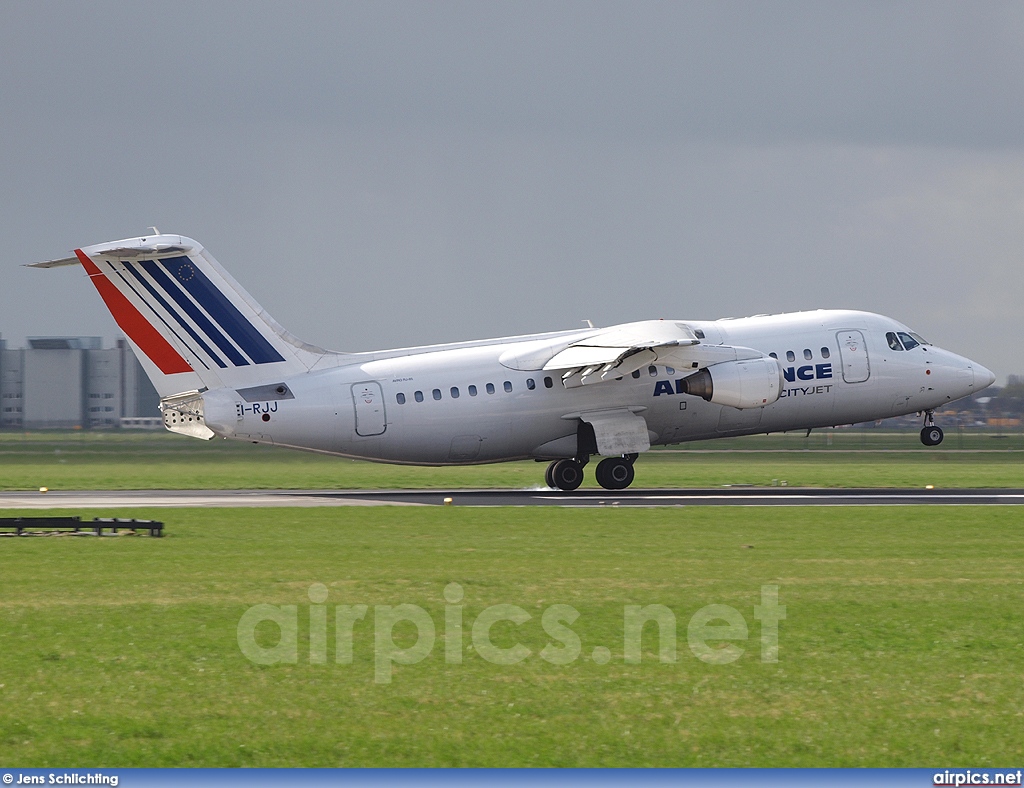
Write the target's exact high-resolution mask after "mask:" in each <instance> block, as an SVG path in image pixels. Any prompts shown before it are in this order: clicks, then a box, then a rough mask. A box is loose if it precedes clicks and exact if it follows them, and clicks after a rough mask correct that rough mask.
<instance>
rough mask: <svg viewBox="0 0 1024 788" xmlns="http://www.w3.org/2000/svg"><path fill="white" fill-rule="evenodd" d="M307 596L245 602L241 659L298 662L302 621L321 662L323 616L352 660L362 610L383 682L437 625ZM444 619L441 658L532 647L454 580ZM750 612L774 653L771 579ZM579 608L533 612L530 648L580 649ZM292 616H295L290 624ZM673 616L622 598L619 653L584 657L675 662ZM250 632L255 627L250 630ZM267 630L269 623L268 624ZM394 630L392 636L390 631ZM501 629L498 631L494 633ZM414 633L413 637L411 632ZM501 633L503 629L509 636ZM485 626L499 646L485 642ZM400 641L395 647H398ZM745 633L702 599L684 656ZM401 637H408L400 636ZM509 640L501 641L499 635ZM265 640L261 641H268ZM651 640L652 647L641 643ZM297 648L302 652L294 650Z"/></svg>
mask: <svg viewBox="0 0 1024 788" xmlns="http://www.w3.org/2000/svg"><path fill="white" fill-rule="evenodd" d="M308 596H309V601H310V603H311V604H309V605H308V606H305V605H303V606H302V607H304V608H305V607H308V610H304V611H303V613H302V615H300V606H299V605H270V604H261V605H253V606H252V607H250V608H249V609H248V610H246V611H245V613H243V614H242V617H241V619H239V621H238V627H237V637H238V647H239V649H241V651H242V654H243V655H245V657H246V658H247V659H249V660H250V661H251V662H254V663H256V664H259V665H277V664H296V663H298V661H299V633H300V627H303V628H304V627H305V626H307V625H308V635H309V654H308V659H309V663H310V664H311V665H326V664H327V662H328V619H329V618H330V619H332V620H333V632H334V654H333V659H334V662H335V664H338V665H351V664H353V661H354V656H353V655H354V648H355V644H356V637H357V629H358V630H360V631H361V632H365V635H363V637H367V638H368V637H370V634H369V631H368V630H369V623H370V622H369V619H368V616H369V617H372V623H373V627H372V629H373V634H372V637H373V668H374V670H373V680H374V682H376V683H377V684H389V683H390V682H391V678H392V674H393V669H394V666H395V665H415V664H416V663H419V662H422V661H423V660H425V659H427V658H428V657H430V655H431V654H432V653H433V651H434V647H435V645H436V644H437V641H438V639H439V635H438V632H439V628H438V625H437V623H435V621H434V619H433V618H432V617H431V615H430V613H428V612H427V611H426V610H425V609H424V608H422V607H420V606H419V605H413V604H400V605H374V606H373V607H372V613H371V607H370V606H369V605H359V604H355V605H353V604H339V605H334V606H333V616H329V615H328V614H329V612H330V610H329V608H330V606H329V605H327V604H326V602H327V599H328V596H329V591H328V589H327V586H325V585H323V584H322V583H314V584H312V585H311V586H310V587H309V590H308ZM443 597H444V601H445V605H444V611H443V618H444V621H443V622H442V623H441V625H440V639H441V640H442V641H443V645H442V647H441V648H442V649H443V651H444V660H445V662H446V663H447V664H449V665H461V664H462V663H463V659H464V657H465V656H466V653H467V651H468V650H470V649H471V650H472V651H473V652H474V653H475V655H476V656H477V657H478V658H480V659H483V660H485V661H486V662H489V663H491V664H494V665H515V664H518V663H520V662H522V661H524V660H526V659H530V658H531V657H533V656H534V654H535V652H534V650H533V649H531V648H529V647H527V646H525V645H524V644H523V643H522V642H520V641H519V640H517V639H516V638H515V632H516V629H517V628H519V627H522V626H524V625H526V624H527V623H528V622H530V621H531V620H533V619H534V615H533V614H531V613H530V612H529V611H527V610H526V609H524V608H523V607H521V606H519V605H513V604H498V605H491V606H489V607H486V608H484V609H483V610H481V611H480V612H479V613H478V614H477V615H476V616H475V617H474V618H473V620H472V621H469V620H466V619H467V616H466V615H465V612H464V605H463V604H462V603H463V601H464V597H465V593H464V591H463V588H462V586H461V585H459V584H458V583H449V584H448V585H447V586H445V589H444V593H443ZM752 614H753V619H754V621H756V622H758V629H759V633H758V636H759V637H758V639H759V641H760V642H759V648H760V659H761V662H765V663H775V662H778V661H779V622H780V621H783V620H785V618H786V607H785V605H780V604H779V587H778V586H777V585H762V586H761V603H760V604H759V605H754V606H753V611H752ZM579 619H580V612H579V611H578V610H577V609H576V608H575V607H573V606H572V605H559V604H554V605H549V606H548V607H546V608H545V609H544V610H543V612H542V613H541V614H540V624H541V627H542V628H543V630H544V633H545V634H546V635H547V637H548V638H549V640H548V642H547V643H545V645H544V646H543V648H541V649H539V651H537V652H536V654H537V656H539V657H540V658H541V659H543V660H544V661H546V662H548V663H550V664H552V665H568V664H570V663H572V662H575V661H576V660H578V659H580V658H581V656H583V642H582V640H581V638H580V634H579V632H577V629H576V628H574V625H576V627H577V628H578V627H580V626H581V622H579ZM300 622H301V623H300ZM677 624H678V622H677V618H676V614H675V612H674V611H673V610H672V609H671V608H669V607H667V606H666V605H659V604H651V605H624V606H623V609H622V627H623V628H622V633H623V634H622V641H621V644H622V652H621V654H619V655H613V652H612V649H611V648H609V647H608V646H604V645H598V646H593V647H592V648H591V649H590V651H589V655H588V657H586V658H589V659H590V660H591V661H592V662H594V663H596V664H598V665H606V664H608V663H610V662H612V661H613V660H615V661H621V662H622V663H624V664H626V665H638V664H640V663H641V661H642V659H643V655H644V653H645V652H644V645H645V644H646V645H647V646H648V649H649V651H648V653H654V652H656V653H657V655H658V660H659V661H660V662H663V663H675V662H678V661H679V649H678V648H677V628H678V627H677ZM258 629H259V631H260V634H259V635H258V633H257V630H258ZM466 629H469V631H470V644H471V645H470V646H468V647H467V646H466V643H465V640H466V638H465V630H466ZM275 630H276V631H275ZM396 630H399V631H400V633H402V634H401V635H400V636H398V634H397V633H396ZM499 630H500V632H501V635H500V637H498V631H499ZM413 633H414V636H413ZM510 633H511V634H512V637H511V638H510ZM492 634H493V635H494V637H496V638H497V639H498V640H499V641H500V642H501V643H502V644H503V645H498V644H496V643H495V642H494V638H492ZM396 637H397V640H400V641H401V643H402V644H403V645H400V644H399V642H396ZM750 639H751V633H750V627H749V626H748V623H747V618H746V617H745V616H744V615H743V614H742V613H741V612H740V611H739V610H737V609H736V608H735V607H732V606H731V605H722V604H712V605H705V606H704V607H702V608H700V609H699V610H697V611H696V612H695V613H693V614H692V615H691V616H690V618H689V621H688V622H687V624H686V644H687V646H688V647H689V650H690V652H691V653H692V654H693V656H694V657H696V658H697V659H699V660H701V661H702V662H706V663H708V664H712V665H727V664H729V663H732V662H735V661H736V660H738V659H739V658H740V657H741V656H743V654H744V653H745V652H746V651H747V648H746V647H744V646H742V645H739V644H741V643H743V644H747V645H748V646H749V641H750ZM410 640H411V642H410ZM510 640H512V641H514V642H512V643H511V645H509V641H510ZM268 641H269V643H268ZM652 642H656V644H657V645H656V648H655V649H651V644H652ZM304 656H305V655H304Z"/></svg>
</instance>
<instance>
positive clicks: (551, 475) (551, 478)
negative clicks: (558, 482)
mask: <svg viewBox="0 0 1024 788" xmlns="http://www.w3.org/2000/svg"><path fill="white" fill-rule="evenodd" d="M557 464H558V460H555V461H554V462H551V463H548V467H547V468H545V469H544V484H546V485H547V486H548V487H550V488H551V489H554V488H555V466H556V465H557Z"/></svg>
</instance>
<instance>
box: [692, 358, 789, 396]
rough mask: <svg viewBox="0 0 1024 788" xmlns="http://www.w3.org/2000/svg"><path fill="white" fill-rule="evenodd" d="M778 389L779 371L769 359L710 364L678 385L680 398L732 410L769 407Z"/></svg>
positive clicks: (775, 364) (776, 365)
mask: <svg viewBox="0 0 1024 788" xmlns="http://www.w3.org/2000/svg"><path fill="white" fill-rule="evenodd" d="M781 388H782V369H781V368H780V367H779V362H778V361H776V360H775V359H774V358H771V357H770V356H764V357H762V358H753V359H748V360H745V361H726V362H723V363H721V364H713V365H711V366H710V367H705V368H704V369H702V370H701V371H700V372H697V373H695V374H693V375H690V377H688V378H684V379H683V383H682V393H683V394H691V395H693V396H694V397H700V398H701V399H703V400H706V401H708V402H713V403H715V404H716V405H731V406H732V407H734V408H763V407H764V406H765V405H771V404H772V403H773V402H775V400H777V399H778V398H779V391H780V389H781Z"/></svg>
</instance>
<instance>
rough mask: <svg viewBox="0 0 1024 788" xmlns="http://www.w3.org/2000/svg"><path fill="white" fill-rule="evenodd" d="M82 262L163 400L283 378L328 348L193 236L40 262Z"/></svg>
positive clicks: (99, 247)
mask: <svg viewBox="0 0 1024 788" xmlns="http://www.w3.org/2000/svg"><path fill="white" fill-rule="evenodd" d="M76 263H81V265H82V266H83V267H84V268H85V271H86V273H87V274H88V275H89V278H90V279H91V280H92V283H93V284H94V285H95V287H96V289H97V290H98V291H99V294H100V297H101V298H102V299H103V302H104V303H105V304H106V306H107V309H109V310H110V313H111V314H112V315H113V317H114V320H115V321H116V322H117V324H118V326H120V328H121V330H122V331H124V333H125V336H127V338H128V341H129V342H130V343H131V345H132V348H133V350H134V351H135V355H136V356H137V357H138V359H139V361H140V362H141V363H142V366H143V368H144V369H145V371H146V373H147V374H148V375H149V378H150V380H152V381H153V385H154V387H155V388H156V390H157V392H158V393H159V394H160V397H161V399H166V398H169V397H174V396H176V395H181V394H183V393H186V392H195V393H198V392H201V391H203V390H205V389H213V388H221V387H230V388H235V389H237V388H242V387H250V386H256V385H260V384H269V383H275V382H277V381H279V380H281V379H282V378H286V377H288V376H291V375H295V374H299V373H301V372H306V371H308V370H309V369H311V368H312V367H313V366H314V365H315V364H316V363H317V362H318V361H320V360H322V359H323V357H324V356H325V355H328V351H325V350H323V349H321V348H317V347H314V346H312V345H307V344H305V343H304V342H301V341H300V340H298V339H296V338H295V337H294V336H292V335H291V334H289V333H288V332H287V331H285V330H284V329H283V328H281V326H280V325H278V324H277V322H276V321H275V320H274V319H273V318H271V317H270V316H269V315H268V314H267V313H266V311H264V309H263V307H261V306H260V305H259V304H258V303H256V301H255V300H254V299H253V298H252V296H250V295H249V294H248V293H247V292H246V291H245V290H244V289H243V288H242V287H241V286H240V285H239V284H238V283H237V282H235V280H234V279H233V278H232V277H231V275H230V274H229V273H228V272H227V271H225V270H224V269H223V268H222V267H221V266H220V264H219V263H218V262H217V261H216V260H214V259H213V257H212V256H211V255H210V254H209V252H207V251H206V249H204V248H203V247H202V246H201V245H200V244H198V243H197V242H196V241H193V240H192V239H191V238H186V237H184V236H180V235H149V236H145V237H139V238H129V239H125V240H121V241H112V242H109V243H102V244H96V245H94V246H86V247H83V248H82V249H76V250H75V256H74V257H68V258H65V259H62V260H49V261H47V262H44V263H35V264H33V265H32V266H31V267H35V268H53V267H55V266H59V265H73V264H76Z"/></svg>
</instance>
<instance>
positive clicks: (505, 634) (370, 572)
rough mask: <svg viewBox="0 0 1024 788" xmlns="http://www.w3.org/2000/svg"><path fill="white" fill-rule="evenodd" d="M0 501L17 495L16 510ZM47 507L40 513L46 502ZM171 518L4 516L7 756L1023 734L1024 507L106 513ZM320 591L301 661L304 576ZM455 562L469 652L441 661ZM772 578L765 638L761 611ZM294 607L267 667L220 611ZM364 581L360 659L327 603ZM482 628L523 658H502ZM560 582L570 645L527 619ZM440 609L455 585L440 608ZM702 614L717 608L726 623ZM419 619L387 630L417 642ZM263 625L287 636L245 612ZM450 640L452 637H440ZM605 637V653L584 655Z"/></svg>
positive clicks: (825, 741)
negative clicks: (384, 641)
mask: <svg viewBox="0 0 1024 788" xmlns="http://www.w3.org/2000/svg"><path fill="white" fill-rule="evenodd" d="M9 514H13V513H9ZM36 514H38V513H36ZM96 514H97V515H104V516H130V517H150V518H154V519H163V520H165V521H166V522H167V533H168V536H167V537H165V538H164V539H151V538H148V537H119V538H95V537H54V538H41V537H40V538H21V539H16V538H10V539H0V554H2V557H0V560H2V564H0V573H2V574H0V577H2V589H3V593H2V595H0V704H2V708H3V714H2V715H0V761H2V762H4V763H8V764H21V765H32V766H66V765H67V764H69V763H73V764H75V765H76V766H83V767H84V766H108V767H110V766H158V765H159V766H174V765H184V766H190V765H194V766H199V765H204V766H212V765H222V766H235V765H260V766H277V765H282V766H283V765H289V766H295V765H305V766H335V765H338V766H355V765H361V766H385V765H387V766H422V765H488V766H513V765H566V766H611V765H617V766H625V765H630V766H639V765H664V766H670V765H671V766H801V765H804V766H809V765H814V766H925V765H934V764H935V763H943V764H959V765H964V766H966V765H972V766H990V767H991V766H999V765H1005V764H1007V763H1014V762H1019V761H1020V760H1021V758H1022V757H1024V744H1022V742H1024V735H1022V734H1024V716H1022V715H1024V690H1022V686H1024V684H1022V676H1024V643H1022V641H1024V638H1022V635H1021V627H1020V610H1021V608H1022V603H1024V581H1022V579H1021V574H1020V566H1021V561H1022V559H1024V532H1022V529H1021V524H1022V523H1021V515H1020V514H1019V513H1018V511H1017V510H1016V509H1012V508H1009V507H1007V508H998V507H992V508H980V507H978V508H972V507H949V508H942V509H937V508H930V507H880V508H870V509H844V508H808V509H787V510H785V511H779V510H776V509H761V508H757V509H715V510H708V509H689V508H686V509H659V510H642V511H637V510H632V511H614V510H600V511H594V510H588V511H581V510H568V509H552V510H547V509H545V510H538V509H493V510H491V509H487V510H481V509H472V510H471V509H459V508H439V509H415V510H410V509H400V508H385V509H301V510H300V509H289V510H251V509H246V510H237V509H222V510H203V511H200V510H176V511H174V512H173V513H171V512H168V511H157V510H132V511H130V512H127V511H120V512H117V511H111V512H97V513H96ZM316 583H322V584H324V585H325V586H326V587H327V589H328V597H327V599H326V601H325V602H324V605H325V606H326V608H327V614H328V615H327V621H328V626H327V632H328V640H327V650H326V655H327V659H326V662H325V664H311V661H310V657H309V654H310V631H311V625H310V620H311V618H310V614H311V602H310V597H309V589H310V586H311V585H313V584H316ZM449 583H458V584H459V585H460V586H461V588H462V590H463V592H464V599H463V600H462V601H461V606H462V607H463V610H462V617H463V621H464V629H463V632H462V638H461V645H462V649H461V653H462V664H448V663H446V660H445V642H446V641H445V629H446V623H445V622H446V602H445V600H444V598H443V596H442V594H443V591H444V589H445V587H446V585H448V584H449ZM765 585H777V586H778V587H779V603H780V604H782V605H785V606H786V619H785V620H784V621H782V622H780V624H779V645H780V651H779V660H778V662H777V663H774V664H773V663H765V662H762V661H761V646H760V642H759V638H760V626H761V622H759V621H758V620H757V619H756V618H755V617H754V606H755V605H761V604H762V603H763V599H762V586H765ZM261 603H263V604H270V605H277V606H282V605H283V606H288V605H294V606H296V615H297V621H298V649H297V661H296V662H295V663H294V664H290V663H285V664H276V665H257V664H254V663H252V662H250V661H248V660H247V659H246V658H245V657H244V656H243V655H242V653H241V651H240V648H239V645H238V641H237V627H238V624H239V620H240V619H241V617H242V615H243V613H245V611H246V610H247V609H249V608H250V607H251V606H253V605H256V604H261ZM354 604H364V605H367V606H368V612H367V614H366V617H365V618H364V619H363V620H362V621H360V622H358V623H357V624H356V625H355V627H354V630H353V632H354V661H353V663H352V664H341V663H339V662H338V661H337V660H336V652H335V647H336V645H337V644H336V631H335V613H336V606H338V605H354ZM403 604H407V605H415V606H418V607H420V608H422V609H423V610H424V611H425V612H426V614H427V615H428V616H429V618H430V619H431V621H432V622H433V624H434V626H435V627H436V634H437V640H436V643H435V644H434V645H433V648H432V650H431V651H430V653H429V654H427V655H426V656H425V657H424V658H423V659H422V661H419V662H417V663H416V664H408V665H395V666H394V669H393V673H391V672H389V675H390V676H391V679H392V680H391V682H390V683H388V684H382V683H375V681H374V677H375V675H376V674H375V665H374V648H373V644H374V627H375V623H376V622H377V617H379V616H382V615H384V612H385V611H384V610H383V608H381V607H378V606H391V607H394V606H398V605H403ZM499 604H504V605H514V606H518V607H520V608H522V609H523V610H524V611H526V612H527V613H528V614H529V615H530V616H531V618H530V619H529V620H527V621H524V622H523V623H521V624H518V625H516V624H514V623H513V622H511V621H499V622H498V623H497V624H495V625H494V627H493V628H492V630H491V640H492V642H493V644H494V645H496V646H498V647H501V648H510V647H512V646H514V645H516V644H517V643H519V644H521V645H523V646H525V647H526V648H528V649H529V650H530V654H529V656H527V657H526V658H525V659H523V660H522V661H521V662H519V663H517V664H513V665H497V664H493V663H492V662H488V661H487V660H485V659H483V658H482V657H481V655H480V653H478V652H477V651H476V650H474V649H473V647H472V644H473V637H472V628H473V625H474V623H475V622H476V621H477V620H478V619H479V618H480V616H481V613H482V612H483V611H484V610H485V609H486V608H489V607H490V606H493V605H499ZM554 605H568V606H572V607H573V608H574V609H575V610H576V611H578V613H579V618H578V619H577V620H576V621H575V622H574V623H572V624H571V627H570V628H571V629H572V631H573V632H575V634H576V635H577V636H578V637H579V639H580V653H579V655H578V657H577V658H575V659H573V660H571V661H569V662H568V664H564V665H556V664H552V663H551V662H549V661H547V660H545V659H543V658H541V656H540V653H541V650H542V649H543V648H544V647H545V645H548V644H553V645H554V646H558V647H561V646H562V642H561V641H558V640H556V639H555V638H553V637H552V636H551V635H550V634H548V632H546V631H545V627H544V625H543V621H542V616H543V614H544V612H545V611H546V610H548V609H549V608H551V607H552V606H554ZM627 605H663V606H665V607H666V608H667V609H669V610H670V611H671V612H672V614H673V615H674V617H675V620H676V630H677V632H676V638H675V640H676V645H677V648H678V656H677V660H676V661H675V662H673V663H669V664H666V663H662V662H660V661H659V659H658V640H657V637H656V627H655V626H654V625H653V624H649V625H648V628H647V629H645V630H644V641H643V650H642V661H641V662H640V664H626V662H625V661H624V608H625V606H627ZM707 605H727V606H730V607H732V608H734V609H735V610H736V611H737V612H738V614H739V615H740V616H741V617H742V618H743V621H744V623H745V625H746V627H747V628H748V632H747V638H746V639H736V640H731V641H728V640H719V641H715V640H712V641H709V643H711V645H712V646H715V647H724V646H728V645H730V644H731V645H733V646H738V647H741V648H742V649H743V653H742V655H741V656H739V658H738V659H737V660H736V661H735V662H732V663H730V664H707V663H705V662H703V661H701V660H700V659H698V658H697V657H696V656H694V653H693V652H692V651H691V649H690V646H689V644H688V636H687V628H688V624H689V623H690V622H691V619H692V618H693V616H694V614H695V613H696V612H697V611H698V610H700V609H701V608H704V607H705V606H707ZM449 607H450V606H449ZM717 623H722V622H721V621H719V622H717ZM414 635H415V630H414V628H413V626H412V625H411V624H409V623H408V622H405V623H401V624H399V625H397V626H396V627H395V629H394V638H395V640H396V642H397V643H398V645H400V646H407V647H408V646H412V645H413V642H414V639H415V638H414ZM257 636H258V642H259V643H260V644H261V645H263V646H265V647H269V646H271V645H273V643H274V642H275V639H276V629H274V628H273V626H272V625H269V624H268V625H261V628H260V629H259V630H257ZM451 642H452V643H455V642H457V641H456V639H455V636H454V634H452V638H451ZM595 647H604V648H607V649H608V652H609V657H610V659H609V660H608V662H607V663H606V664H600V659H598V660H597V661H595V657H600V654H601V652H596V653H595V651H594V649H595Z"/></svg>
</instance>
